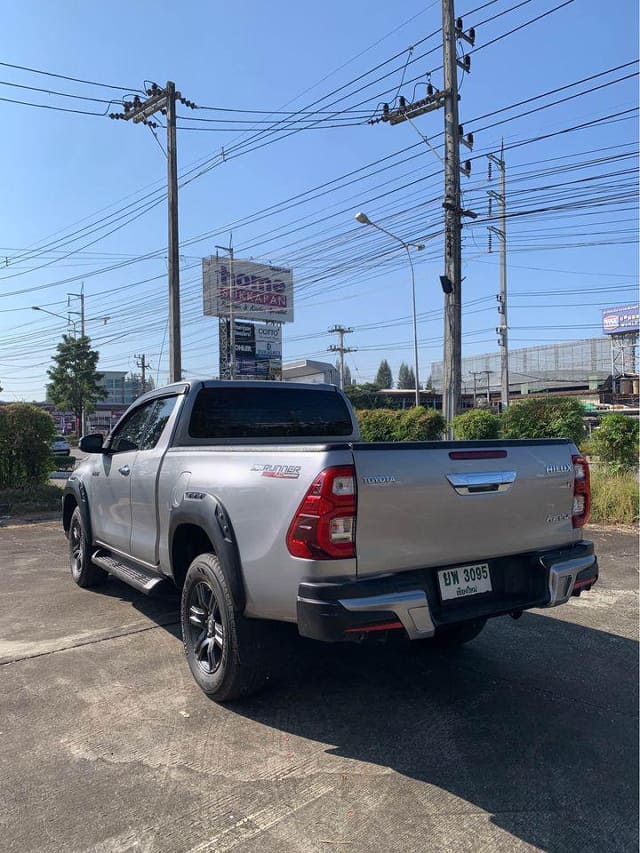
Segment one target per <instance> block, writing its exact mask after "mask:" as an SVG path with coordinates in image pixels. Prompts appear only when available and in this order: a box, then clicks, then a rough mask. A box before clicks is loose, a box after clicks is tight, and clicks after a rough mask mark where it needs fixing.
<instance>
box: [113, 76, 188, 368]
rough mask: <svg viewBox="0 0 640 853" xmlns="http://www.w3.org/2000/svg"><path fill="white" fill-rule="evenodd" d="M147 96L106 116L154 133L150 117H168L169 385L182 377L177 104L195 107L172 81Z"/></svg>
mask: <svg viewBox="0 0 640 853" xmlns="http://www.w3.org/2000/svg"><path fill="white" fill-rule="evenodd" d="M145 92H146V94H147V95H148V97H147V99H146V100H144V101H143V100H141V99H140V97H139V96H138V95H135V96H134V98H133V101H124V102H123V107H124V112H122V113H109V118H113V119H124V120H125V121H129V120H130V119H131V120H133V122H134V124H140V123H142V124H145V125H147V127H149V128H151V130H152V131H153V132H154V134H155V128H157V127H158V124H157V122H154V121H151V116H153V115H155V113H157V112H160V113H162V115H165V116H166V117H167V125H166V130H167V155H166V156H167V205H168V278H169V382H179V381H180V379H181V378H182V351H181V333H180V256H179V236H178V163H177V160H178V155H177V143H176V101H180V103H182V104H184V105H185V106H187V107H190V108H191V109H196V105H195V104H194V103H193V102H192V101H189V100H187V99H186V98H183V97H182V95H181V94H180V92H176V85H175V83H173V82H172V81H171V80H169V81H168V82H167V85H166V87H165V88H164V89H162V88H161V87H160V86H158V84H157V83H152V84H151V86H150V87H149V88H147V89H145Z"/></svg>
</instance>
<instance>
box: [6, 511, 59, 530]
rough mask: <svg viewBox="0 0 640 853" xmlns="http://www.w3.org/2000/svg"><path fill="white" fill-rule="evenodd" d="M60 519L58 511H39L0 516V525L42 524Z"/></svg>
mask: <svg viewBox="0 0 640 853" xmlns="http://www.w3.org/2000/svg"><path fill="white" fill-rule="evenodd" d="M59 519H60V511H59V510H55V511H53V510H52V511H51V512H39V513H37V514H36V513H34V515H15V516H12V515H7V516H4V517H0V527H18V526H20V525H25V524H43V523H45V522H50V521H58V520H59Z"/></svg>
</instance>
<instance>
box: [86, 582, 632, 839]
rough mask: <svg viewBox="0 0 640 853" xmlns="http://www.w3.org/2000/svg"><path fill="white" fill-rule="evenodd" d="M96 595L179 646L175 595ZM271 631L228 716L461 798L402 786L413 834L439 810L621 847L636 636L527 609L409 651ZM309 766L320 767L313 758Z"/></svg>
mask: <svg viewBox="0 0 640 853" xmlns="http://www.w3.org/2000/svg"><path fill="white" fill-rule="evenodd" d="M102 591H103V594H104V593H105V592H106V593H107V594H110V595H117V596H119V597H120V598H122V599H126V600H129V601H131V603H132V604H133V606H134V607H136V609H138V610H140V612H142V613H144V614H145V615H146V616H148V617H149V618H150V619H152V620H154V621H156V622H157V623H158V624H159V625H162V627H164V628H165V629H166V630H167V631H169V632H170V633H171V634H172V635H174V636H176V637H178V638H180V637H181V632H180V625H179V621H178V620H179V599H178V597H177V594H173V595H171V596H170V597H169V598H166V597H164V598H151V599H150V598H145V597H144V596H141V595H139V594H137V593H136V592H135V591H133V590H130V589H129V588H127V587H125V586H124V585H123V584H121V583H119V582H115V583H113V584H112V583H109V584H107V585H106V587H103V588H102ZM277 632H278V634H279V638H278V643H277V656H278V660H277V662H276V666H275V672H276V674H275V676H274V678H273V679H272V680H271V682H270V684H269V685H268V686H267V688H266V689H265V690H264V691H263V692H262V693H260V694H258V695H257V696H254V697H251V698H249V699H247V700H244V701H238V702H234V703H231V704H229V705H227V706H226V707H227V708H229V709H231V710H233V712H234V713H236V714H238V715H241V716H244V717H246V718H248V719H251V720H252V721H254V722H257V723H260V724H263V725H265V726H268V727H270V728H272V729H275V730H280V731H282V732H283V733H287V734H290V735H294V736H296V737H300V738H305V739H307V740H308V741H312V742H314V744H316V743H319V744H322V745H325V749H324V752H325V753H326V755H327V756H328V757H330V756H338V757H344V758H348V759H351V760H356V761H359V762H366V763H369V764H373V765H379V766H380V767H384V768H390V769H391V770H393V771H395V772H396V773H398V774H401V775H403V776H405V777H407V778H408V779H413V780H417V781H420V782H423V783H425V785H426V786H433V787H434V788H438V789H441V790H442V791H445V792H448V793H449V794H451V795H453V796H455V797H457V798H459V799H460V800H461V801H463V802H461V803H457V804H456V803H455V801H451V802H450V803H448V804H447V806H445V807H443V806H442V799H441V795H435V794H433V793H431V794H430V793H429V790H428V789H427V788H425V790H424V791H422V792H420V791H419V792H416V789H415V787H413V788H411V789H410V793H409V794H408V796H409V797H411V798H415V797H421V802H423V803H425V804H426V805H428V804H429V802H431V801H433V800H434V798H435V797H436V796H438V797H439V799H438V800H437V802H438V805H437V806H436V808H435V811H434V808H433V807H432V808H431V809H429V808H425V810H424V813H423V815H422V817H423V819H424V822H425V827H427V826H428V824H429V821H434V822H435V824H437V821H438V820H439V819H443V820H444V819H445V814H443V809H446V811H447V812H448V813H451V812H455V811H459V812H460V813H461V814H463V815H464V816H468V815H469V814H470V813H473V812H474V811H477V810H478V809H481V810H483V811H484V812H487V813H489V815H491V818H490V819H491V821H492V822H493V823H494V824H495V825H496V826H498V827H500V828H501V829H503V830H505V831H506V832H509V833H511V834H512V835H513V836H514V837H515V838H518V839H521V840H522V841H524V842H526V843H528V844H531V845H534V846H535V847H537V848H540V849H542V850H548V851H553V853H567V851H585V850H589V851H626V850H629V851H633V853H636V851H637V849H638V832H637V821H636V819H635V815H636V814H637V802H638V777H637V766H638V727H637V710H638V675H637V661H638V644H637V643H636V642H635V641H632V640H628V639H625V638H624V637H620V636H617V635H614V634H609V633H606V632H603V631H599V630H596V629H594V628H588V627H584V626H581V625H577V624H574V623H572V622H565V621H563V620H562V619H560V618H552V617H550V616H547V615H542V614H539V613H526V614H524V616H523V617H522V618H521V619H520V620H519V621H518V622H513V621H512V620H511V619H509V618H500V619H495V620H490V621H489V623H488V624H487V627H486V628H485V631H484V632H483V633H482V634H481V635H480V637H479V638H478V639H476V640H475V641H474V642H472V643H470V644H469V645H467V646H464V647H462V648H460V649H457V650H454V651H449V652H443V651H439V650H436V649H431V648H429V647H428V646H427V644H424V643H406V642H389V643H378V642H377V643H373V644H371V645H369V644H367V645H362V646H357V645H354V644H336V645H324V644H321V643H314V642H311V641H305V640H302V639H301V638H299V637H298V636H297V632H296V629H295V628H294V627H293V626H286V625H280V626H277ZM184 665H185V666H186V662H185V664H184ZM303 752H304V748H303ZM311 752H313V753H314V754H316V753H317V750H316V749H315V748H314V749H313V750H311ZM325 760H326V759H325ZM315 763H316V765H317V766H316V767H315V769H314V772H315V773H322V765H323V758H322V756H320V757H319V758H317V759H316V762H315ZM327 772H328V773H333V774H335V766H334V767H333V769H331V770H330V769H329V768H328V769H327ZM347 772H351V770H348V771H347ZM356 772H357V771H356ZM405 806H406V804H403V803H402V802H400V801H398V802H395V804H394V803H393V801H391V805H390V808H392V809H396V810H397V809H398V808H399V809H400V811H401V812H402V810H403V808H405ZM414 808H418V809H420V806H414ZM414 818H415V814H414ZM398 819H401V815H400V817H399V818H398ZM417 819H418V820H421V816H420V812H419V813H418V817H417ZM446 819H450V818H446ZM425 843H426V842H425ZM374 846H375V845H374ZM427 846H428V845H427ZM430 849H434V848H433V847H432V848H430ZM469 849H471V848H469Z"/></svg>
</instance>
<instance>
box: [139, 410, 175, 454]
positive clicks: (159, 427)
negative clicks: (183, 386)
mask: <svg viewBox="0 0 640 853" xmlns="http://www.w3.org/2000/svg"><path fill="white" fill-rule="evenodd" d="M177 399H178V398H177V397H163V398H162V399H161V400H156V401H155V405H154V407H153V409H152V410H151V413H150V415H149V419H148V421H147V426H146V432H145V435H144V438H143V439H142V441H141V443H140V447H139V449H140V450H151V449H152V448H154V447H155V446H156V444H157V443H158V442H159V441H160V436H161V435H162V433H163V431H164V428H165V427H166V425H167V421H168V420H169V418H170V417H171V413H172V412H173V409H174V407H175V404H176V400H177Z"/></svg>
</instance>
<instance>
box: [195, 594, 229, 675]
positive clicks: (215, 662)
mask: <svg viewBox="0 0 640 853" xmlns="http://www.w3.org/2000/svg"><path fill="white" fill-rule="evenodd" d="M189 639H190V642H191V648H192V649H193V652H194V656H195V659H196V662H197V664H198V666H199V667H200V668H201V669H202V671H203V672H205V673H206V674H207V675H211V674H212V673H213V672H215V671H216V670H217V669H218V667H219V666H220V663H221V662H222V652H223V649H224V628H223V625H222V613H221V612H220V605H219V604H218V599H217V598H216V594H215V592H214V591H213V589H212V587H211V586H210V585H209V584H208V583H207V581H198V583H197V584H195V586H194V587H193V588H192V589H191V592H190V594H189Z"/></svg>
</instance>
